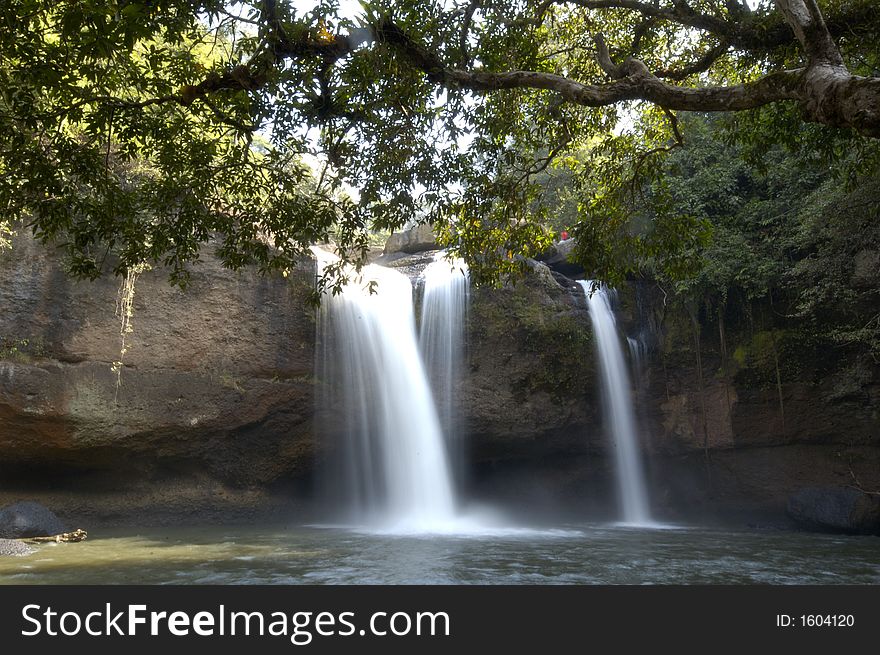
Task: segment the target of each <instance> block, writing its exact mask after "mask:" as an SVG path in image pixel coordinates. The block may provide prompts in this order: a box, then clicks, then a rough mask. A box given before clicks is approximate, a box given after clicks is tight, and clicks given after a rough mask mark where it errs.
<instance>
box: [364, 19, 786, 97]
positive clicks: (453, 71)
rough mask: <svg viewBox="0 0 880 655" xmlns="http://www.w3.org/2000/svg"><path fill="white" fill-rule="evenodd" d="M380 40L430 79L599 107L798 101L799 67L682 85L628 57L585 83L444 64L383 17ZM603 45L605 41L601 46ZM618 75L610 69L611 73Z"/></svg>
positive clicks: (608, 63)
mask: <svg viewBox="0 0 880 655" xmlns="http://www.w3.org/2000/svg"><path fill="white" fill-rule="evenodd" d="M376 31H377V36H378V37H379V39H380V40H381V41H383V42H385V43H388V44H389V45H392V46H394V47H395V48H396V49H397V50H398V52H399V53H400V55H401V56H402V57H403V58H404V59H405V60H406V61H408V62H409V63H410V65H412V66H415V67H416V68H418V69H419V70H421V71H422V72H423V73H425V75H426V76H427V77H428V79H429V80H431V81H432V82H435V83H437V84H442V85H444V86H448V87H460V88H465V89H470V90H472V91H496V90H499V89H516V88H530V89H545V90H548V91H555V92H557V93H559V94H560V95H561V96H562V97H563V98H565V99H566V100H569V101H570V102H575V103H577V104H580V105H585V106H589V107H600V106H604V105H610V104H614V103H617V102H622V101H625V100H647V101H649V102H653V103H656V104H657V105H659V106H661V107H665V108H667V109H674V110H683V111H738V110H741V109H753V108H755V107H760V106H763V105H766V104H768V103H770V102H777V101H780V100H798V99H799V98H800V96H799V94H798V82H799V79H800V71H783V72H779V73H773V74H771V75H767V76H766V77H763V78H761V79H759V80H756V81H755V82H748V83H745V84H737V85H734V86H727V87H705V88H692V87H678V86H673V85H671V84H666V83H665V82H663V81H661V80H660V79H658V78H657V77H655V76H653V75H651V74H650V73H649V72H648V70H647V68H646V67H645V66H644V64H643V63H642V62H639V61H638V60H633V59H630V60H628V61H630V62H632V64H631V66H632V69H633V70H627V71H623V72H624V73H625V75H624V76H623V77H619V78H618V79H615V81H613V82H611V83H609V84H602V85H597V84H583V83H581V82H577V81H575V80H572V79H569V78H567V77H563V76H561V75H554V74H552V73H541V72H535V71H509V72H503V73H490V72H484V71H466V70H462V69H458V68H446V67H445V66H444V64H443V62H442V61H441V60H440V59H439V58H438V57H437V56H436V55H435V54H433V53H432V52H430V51H428V50H427V49H425V48H424V47H423V46H421V45H420V44H418V43H416V42H415V41H413V40H412V39H410V38H409V37H408V36H407V35H406V34H405V33H404V32H403V31H402V30H401V29H400V28H399V27H398V26H397V25H396V24H395V23H393V22H392V21H390V20H389V21H385V22H383V23H382V24H381V25H380V26H379V27H378V28H377V30H376ZM600 49H601V46H600ZM606 65H610V67H609V75H611V76H612V77H614V75H615V74H620V73H621V72H622V71H621V70H620V69H621V67H622V66H623V64H621V65H619V66H618V65H615V64H613V63H612V62H611V61H610V58H609V59H608V61H606ZM611 71H613V73H614V74H612V72H611Z"/></svg>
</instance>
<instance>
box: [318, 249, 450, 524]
mask: <svg viewBox="0 0 880 655" xmlns="http://www.w3.org/2000/svg"><path fill="white" fill-rule="evenodd" d="M315 253H316V256H317V257H318V266H319V269H320V267H322V266H325V265H326V264H327V263H328V262H330V261H333V259H335V258H334V257H333V256H332V255H329V254H327V253H325V252H323V251H320V250H316V251H315ZM372 281H375V282H376V283H377V284H378V288H377V293H372V294H371V293H370V291H369V283H370V282H372ZM318 335H319V342H320V344H321V346H320V347H319V352H318V362H317V367H318V371H319V376H320V379H321V380H322V382H323V387H324V392H325V395H324V398H323V402H322V404H323V406H324V411H325V412H328V413H329V414H330V417H329V419H330V420H331V421H333V423H334V425H335V429H334V432H335V433H336V434H337V435H338V436H339V439H340V441H341V443H339V444H337V446H338V449H337V450H338V451H339V452H338V453H337V459H338V460H339V461H340V463H341V466H340V467H339V470H337V471H336V472H335V473H334V475H333V476H332V478H333V479H332V484H333V485H335V486H336V489H334V491H336V492H337V493H336V494H335V495H336V496H341V501H342V502H343V504H345V505H346V506H347V507H348V508H349V513H350V518H351V519H352V520H353V521H354V522H357V523H367V524H368V525H370V526H373V527H378V528H381V529H390V530H394V531H418V532H431V531H437V530H442V529H444V527H445V526H448V525H449V524H450V522H451V521H453V519H454V518H455V504H456V503H455V494H454V489H453V484H452V477H451V474H450V466H449V462H448V456H447V450H446V445H445V443H444V438H443V431H442V427H441V424H440V418H439V416H438V414H437V409H436V407H435V404H434V399H433V397H432V393H431V388H430V385H429V383H428V378H427V376H426V373H425V368H424V366H423V364H422V359H421V356H420V353H419V346H418V342H417V339H416V325H415V315H414V310H413V289H412V283H411V282H410V280H409V278H407V277H406V276H405V275H403V274H401V273H399V272H397V271H394V270H392V269H388V268H383V267H380V266H375V265H371V266H367V267H365V268H364V269H363V270H362V271H361V273H360V274H359V275H355V274H353V278H352V280H351V281H350V282H349V283H348V284H347V285H346V286H345V287H344V288H343V289H342V292H341V293H339V294H337V295H330V294H328V295H326V296H325V297H324V298H323V300H322V303H321V310H320V312H319V318H318Z"/></svg>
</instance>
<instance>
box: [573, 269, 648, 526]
mask: <svg viewBox="0 0 880 655" xmlns="http://www.w3.org/2000/svg"><path fill="white" fill-rule="evenodd" d="M578 284H580V285H581V287H583V289H584V294H585V295H586V298H587V307H588V308H589V310H590V320H591V322H592V325H593V333H594V336H595V339H596V352H597V353H598V355H599V368H600V369H601V375H602V390H603V400H604V403H605V417H606V420H607V421H608V423H609V425H610V428H611V436H612V438H613V440H614V460H615V465H616V471H617V484H618V489H619V492H620V500H621V505H622V510H623V521H624V523H629V524H633V525H650V524H652V521H651V513H650V509H649V504H648V494H647V491H646V485H645V479H644V473H643V471H642V463H641V457H640V454H639V441H638V435H637V434H636V420H635V414H634V412H633V403H632V397H631V393H630V380H629V375H628V374H627V370H626V362H625V361H624V358H623V349H622V348H621V345H620V337H619V335H618V333H617V322H616V321H615V320H614V312H613V311H612V307H611V300H612V297H611V293H612V292H610V291H609V290H608V289H607V288H606V287H604V286H599V287H598V288H597V289H596V290H595V291H593V290H592V287H593V282H592V281H590V280H580V281H578Z"/></svg>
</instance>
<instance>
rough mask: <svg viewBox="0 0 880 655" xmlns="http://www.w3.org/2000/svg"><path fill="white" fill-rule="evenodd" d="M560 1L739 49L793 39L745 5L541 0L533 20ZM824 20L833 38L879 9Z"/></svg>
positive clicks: (868, 5)
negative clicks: (715, 10) (700, 7)
mask: <svg viewBox="0 0 880 655" xmlns="http://www.w3.org/2000/svg"><path fill="white" fill-rule="evenodd" d="M560 4H569V5H575V6H578V7H583V8H585V9H621V10H625V11H632V12H637V13H639V14H641V15H642V16H645V17H648V18H654V19H659V20H665V21H668V22H670V23H675V24H678V25H682V26H684V27H690V28H693V29H697V30H700V31H702V32H706V33H709V34H714V35H715V36H717V37H719V38H721V39H724V40H725V41H726V42H727V43H728V44H729V45H730V46H731V47H733V48H736V49H739V50H749V51H752V52H768V51H770V50H773V49H776V48H779V47H780V46H785V45H790V44H793V43H795V42H796V41H797V39H796V37H795V34H794V32H793V31H792V28H791V26H790V25H789V24H788V22H787V20H785V18H784V17H783V16H780V15H778V14H773V15H771V16H759V15H756V14H753V13H752V12H751V11H748V10H747V9H748V8H747V7H746V9H744V10H743V11H742V12H740V13H738V14H735V15H734V14H733V13H730V12H729V13H730V15H729V16H724V17H722V16H719V15H713V14H706V13H700V12H697V11H696V10H694V9H693V8H692V7H691V6H690V5H688V4H687V3H686V2H673V3H672V4H671V5H670V4H665V5H661V3H660V2H646V1H642V0H544V2H542V3H541V4H540V5H539V6H538V8H537V10H536V12H535V16H536V19H535V20H536V21H537V22H539V23H540V22H541V21H542V20H543V16H544V15H545V14H546V12H547V10H548V9H549V8H550V7H552V6H553V5H560ZM731 17H733V18H731ZM825 22H826V27H827V29H828V32H829V34H831V36H832V38H835V39H836V38H838V37H840V36H843V35H845V34H852V33H853V32H854V31H856V32H859V31H863V32H865V33H867V31H869V30H874V29H876V28H877V27H878V25H880V12H877V7H876V5H875V4H874V3H873V2H869V1H868V0H857V1H855V2H851V3H847V4H845V5H843V6H841V7H839V8H837V10H836V11H835V12H834V14H833V15H830V16H826V17H825Z"/></svg>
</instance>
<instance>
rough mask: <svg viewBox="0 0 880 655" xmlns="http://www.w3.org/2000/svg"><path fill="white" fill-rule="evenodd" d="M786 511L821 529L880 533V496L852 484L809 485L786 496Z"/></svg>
mask: <svg viewBox="0 0 880 655" xmlns="http://www.w3.org/2000/svg"><path fill="white" fill-rule="evenodd" d="M786 512H787V513H788V515H789V516H790V517H791V518H792V519H794V520H795V522H796V523H798V524H799V525H800V526H802V527H804V528H807V529H809V530H818V531H821V532H844V533H850V534H880V497H878V496H875V495H872V494H867V493H864V492H863V491H859V490H858V489H853V488H852V487H809V488H806V489H801V490H799V491H797V492H795V493H794V494H792V495H791V496H789V498H788V505H787V507H786Z"/></svg>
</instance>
